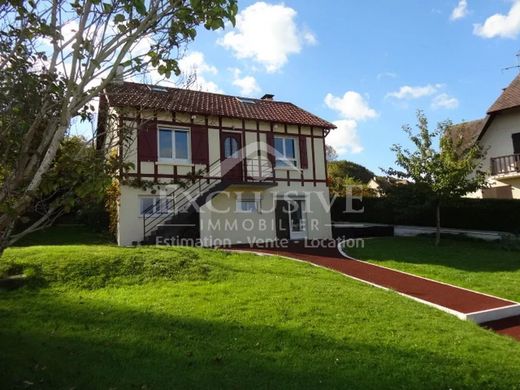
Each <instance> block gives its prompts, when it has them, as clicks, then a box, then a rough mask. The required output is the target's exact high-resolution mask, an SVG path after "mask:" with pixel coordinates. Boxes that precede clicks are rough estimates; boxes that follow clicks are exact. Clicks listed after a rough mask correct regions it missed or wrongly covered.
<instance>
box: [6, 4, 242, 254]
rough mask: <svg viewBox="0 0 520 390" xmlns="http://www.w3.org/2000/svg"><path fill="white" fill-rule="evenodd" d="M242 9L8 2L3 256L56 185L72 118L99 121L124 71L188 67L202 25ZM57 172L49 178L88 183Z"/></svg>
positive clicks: (167, 71) (217, 24) (220, 23)
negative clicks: (182, 63)
mask: <svg viewBox="0 0 520 390" xmlns="http://www.w3.org/2000/svg"><path fill="white" fill-rule="evenodd" d="M236 13H237V1H236V0H179V1H171V0H150V1H144V0H107V1H104V2H101V1H99V0H96V1H94V0H72V1H71V2H65V1H63V0H52V1H51V0H28V1H18V0H7V1H4V2H1V3H0V53H1V54H0V113H1V115H0V139H1V141H0V254H1V253H2V251H3V249H4V248H5V247H6V246H7V245H9V244H11V243H13V242H14V240H15V239H16V237H20V233H21V232H20V231H19V230H20V228H21V227H20V225H21V222H23V221H22V219H23V218H24V217H25V216H26V215H28V214H30V213H31V212H32V211H33V208H34V207H35V204H36V203H37V202H38V201H39V199H40V198H41V196H43V195H44V194H45V193H46V191H47V190H48V188H47V187H45V188H43V187H42V186H43V183H44V179H45V178H46V182H47V183H50V180H51V179H50V177H51V176H50V175H51V174H50V173H49V171H50V170H51V168H52V167H55V168H56V169H57V166H56V164H57V160H56V157H57V154H58V152H59V150H60V147H62V146H63V144H62V141H63V139H64V138H65V136H66V134H67V131H68V129H69V127H70V124H71V121H72V119H73V118H82V119H83V120H92V118H93V112H94V107H93V104H92V101H93V99H94V98H95V97H97V96H98V95H99V94H100V92H101V91H102V90H103V89H104V88H105V87H106V86H107V85H108V84H109V83H110V82H112V81H114V80H115V79H116V78H117V77H135V76H137V75H139V74H141V73H143V72H149V71H155V72H157V73H158V74H160V75H163V76H164V77H170V75H172V74H175V75H179V73H180V70H179V66H178V60H179V58H180V57H182V54H183V53H184V50H183V48H184V47H185V45H186V44H187V43H189V42H190V41H192V40H193V39H194V38H195V36H196V34H197V28H198V27H199V26H203V27H204V28H206V29H210V30H216V29H219V28H222V27H224V23H225V22H226V21H231V23H234V21H235V15H236ZM108 147H110V145H108ZM54 179H56V180H57V181H58V183H55V184H52V185H51V184H46V186H48V187H49V188H58V187H60V188H61V187H62V186H63V185H76V184H77V185H79V186H81V183H76V182H74V181H72V182H68V183H63V182H60V179H62V178H59V177H57V176H56V177H54ZM56 186H57V187H56ZM96 188H97V187H96ZM69 190H70V191H72V192H73V193H77V191H76V190H74V189H72V188H70V189H69ZM66 192H67V191H66ZM66 199H68V198H67V197H65V198H63V203H62V204H61V206H60V207H66V205H67V202H69V200H66ZM58 203H59V202H58V200H57V198H56V199H55V204H56V205H57V204H58ZM55 211H56V210H54V208H52V207H51V208H50V209H49V210H48V212H47V213H45V215H42V216H41V218H43V219H45V220H52V219H53V218H54V217H55V214H54V212H55Z"/></svg>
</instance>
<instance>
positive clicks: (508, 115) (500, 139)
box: [468, 109, 520, 199]
mask: <svg viewBox="0 0 520 390" xmlns="http://www.w3.org/2000/svg"><path fill="white" fill-rule="evenodd" d="M514 133H520V109H514V110H510V111H506V112H503V113H500V114H498V115H496V116H495V117H494V118H493V120H492V121H491V123H490V125H489V127H488V128H487V130H486V132H485V133H484V135H483V136H482V138H481V139H480V141H479V144H480V145H481V146H482V147H483V148H484V149H485V150H487V156H486V160H485V161H484V166H483V168H484V170H485V171H486V172H489V174H490V175H491V158H493V157H500V156H507V155H511V154H513V141H512V138H511V137H512V135H513V134H514ZM488 185H489V186H490V187H503V186H511V193H512V197H513V198H514V199H520V175H503V176H490V178H489V180H488ZM505 192H506V191H499V192H498V194H499V195H498V196H500V197H503V196H504V195H500V194H504V193H505ZM487 194H488V195H486V191H485V190H484V191H482V190H480V191H477V192H475V193H472V194H469V195H468V196H469V197H478V198H482V197H486V196H490V197H495V196H496V195H493V191H488V192H487Z"/></svg>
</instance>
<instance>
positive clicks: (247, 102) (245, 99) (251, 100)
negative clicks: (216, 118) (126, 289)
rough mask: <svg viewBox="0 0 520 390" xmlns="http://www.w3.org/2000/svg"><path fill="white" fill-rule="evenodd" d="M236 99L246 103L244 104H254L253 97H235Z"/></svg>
mask: <svg viewBox="0 0 520 390" xmlns="http://www.w3.org/2000/svg"><path fill="white" fill-rule="evenodd" d="M237 100H238V101H239V102H240V103H246V104H255V103H256V100H255V99H248V98H242V97H237Z"/></svg>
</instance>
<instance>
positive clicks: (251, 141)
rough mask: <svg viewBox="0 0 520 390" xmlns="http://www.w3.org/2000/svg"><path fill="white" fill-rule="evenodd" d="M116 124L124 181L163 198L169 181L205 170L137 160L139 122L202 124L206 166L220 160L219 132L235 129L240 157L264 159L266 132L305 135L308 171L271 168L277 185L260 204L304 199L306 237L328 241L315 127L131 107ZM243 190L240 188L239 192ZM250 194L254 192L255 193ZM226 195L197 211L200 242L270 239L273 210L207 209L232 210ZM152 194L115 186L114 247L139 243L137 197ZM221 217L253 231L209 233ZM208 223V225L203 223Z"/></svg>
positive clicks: (320, 145) (319, 136)
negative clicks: (126, 171)
mask: <svg viewBox="0 0 520 390" xmlns="http://www.w3.org/2000/svg"><path fill="white" fill-rule="evenodd" d="M118 114H119V123H120V124H122V125H124V128H128V129H130V131H129V134H128V136H127V138H129V139H130V143H129V145H128V147H127V148H125V149H124V150H121V151H120V152H121V154H122V155H123V156H124V159H125V160H126V161H127V162H131V163H132V165H133V167H132V169H131V170H130V177H131V178H134V179H140V180H142V181H144V182H146V181H153V182H154V183H155V187H156V188H155V189H156V193H157V194H159V193H162V194H164V195H167V194H169V193H171V191H173V189H174V188H175V185H173V183H175V182H178V181H182V180H183V179H184V178H185V177H186V175H188V174H190V173H192V172H195V171H196V170H203V169H205V168H207V166H206V165H202V164H196V165H195V164H171V163H164V162H160V161H157V162H150V161H140V160H139V156H138V137H137V129H138V126H139V123H142V122H143V121H149V120H153V119H155V118H156V119H157V121H158V124H159V125H161V124H164V125H166V124H167V125H176V126H185V127H190V126H191V125H203V126H207V128H208V145H209V153H208V154H209V155H208V160H209V163H210V164H211V163H212V162H214V161H217V160H219V159H220V137H221V134H222V132H223V131H235V132H238V133H241V136H242V140H243V141H242V142H243V146H244V147H245V151H246V154H247V155H248V156H249V155H252V156H257V155H258V150H260V156H261V157H262V158H263V159H267V158H268V154H267V147H266V143H267V134H269V133H270V132H272V133H274V134H280V135H284V136H294V137H298V136H299V135H305V136H306V147H307V159H308V167H307V168H306V169H280V168H276V169H275V181H276V184H277V186H276V187H273V188H271V189H268V190H265V191H263V192H262V205H264V204H269V203H272V202H273V199H275V198H276V197H277V196H283V194H286V193H288V192H289V193H290V194H291V196H306V197H307V198H306V199H307V202H308V204H307V206H308V207H309V209H310V213H309V217H310V220H312V222H311V221H309V222H308V232H307V235H308V238H331V227H330V214H329V210H328V202H329V191H328V188H327V184H326V176H327V175H326V162H325V143H324V142H325V139H324V130H323V129H321V128H311V127H309V126H296V125H287V124H283V123H271V122H265V121H255V120H241V119H234V118H218V117H214V116H201V115H190V114H186V113H167V112H159V113H154V112H153V111H150V110H145V111H141V112H137V111H136V110H132V109H124V110H122V109H120V110H119V111H118ZM295 145H296V154H297V156H296V157H297V160H298V161H300V150H299V143H298V142H296V143H295ZM219 175H220V169H219V167H218V166H216V170H215V169H212V172H211V176H213V177H214V176H217V177H218V176H219ZM241 191H246V189H241ZM255 191H258V190H257V189H255ZM230 193H231V195H230V196H229V197H228V196H226V195H224V194H221V195H219V196H217V197H216V198H214V200H213V201H212V203H211V204H209V205H206V206H204V207H203V208H202V212H201V214H200V215H201V216H200V218H201V219H200V221H201V238H203V239H208V238H213V239H230V240H231V241H232V243H238V242H246V241H247V239H248V238H249V239H253V238H254V239H260V240H273V239H275V238H276V237H275V234H276V229H275V228H274V227H272V226H271V225H272V223H274V209H273V210H272V211H264V212H262V213H255V214H237V213H234V212H230V213H229V214H227V215H225V214H221V213H218V212H214V211H212V210H211V206H213V203H214V206H215V208H216V209H222V208H230V210H234V209H235V207H236V196H237V191H236V190H230ZM147 195H148V196H149V195H152V192H151V190H143V189H141V188H135V187H133V186H130V185H122V186H121V197H120V202H119V221H118V243H119V244H120V245H131V244H132V242H134V241H141V240H142V239H143V219H142V217H141V216H140V200H139V198H140V197H142V196H147ZM226 218H228V219H229V218H233V219H235V218H236V220H237V223H238V224H239V225H238V226H242V223H243V221H244V219H248V220H252V221H253V222H254V223H255V224H256V226H257V228H255V229H254V231H252V232H251V231H249V232H248V231H246V230H245V229H242V228H241V229H238V230H237V231H228V232H225V231H222V230H218V229H215V228H214V226H215V224H218V222H216V221H221V222H220V223H222V225H221V226H224V225H225V219H226ZM261 220H264V221H266V222H269V224H270V225H269V228H268V229H266V230H262V229H261V228H260V227H259V224H261V223H263V222H260V221H261ZM209 221H211V222H213V225H211V224H210V223H209Z"/></svg>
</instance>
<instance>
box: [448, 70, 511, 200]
mask: <svg viewBox="0 0 520 390" xmlns="http://www.w3.org/2000/svg"><path fill="white" fill-rule="evenodd" d="M451 136H452V137H461V139H462V144H463V145H468V144H470V143H473V142H478V144H479V145H480V146H481V147H482V148H483V149H484V150H487V157H486V160H485V161H484V165H483V169H484V171H485V172H487V173H488V174H489V178H488V183H487V184H488V186H487V188H484V189H482V190H479V191H477V192H476V193H473V194H470V195H469V196H471V197H478V198H501V199H520V75H518V76H517V77H516V78H515V79H514V80H513V81H512V82H511V84H510V85H509V86H508V87H507V88H505V89H504V90H503V91H502V94H501V95H500V96H499V97H498V99H497V100H496V101H495V102H494V103H493V104H492V105H491V107H490V108H489V109H488V111H487V116H486V117H485V118H482V119H478V120H475V121H471V122H465V123H461V124H458V125H456V126H453V128H452V129H451Z"/></svg>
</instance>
